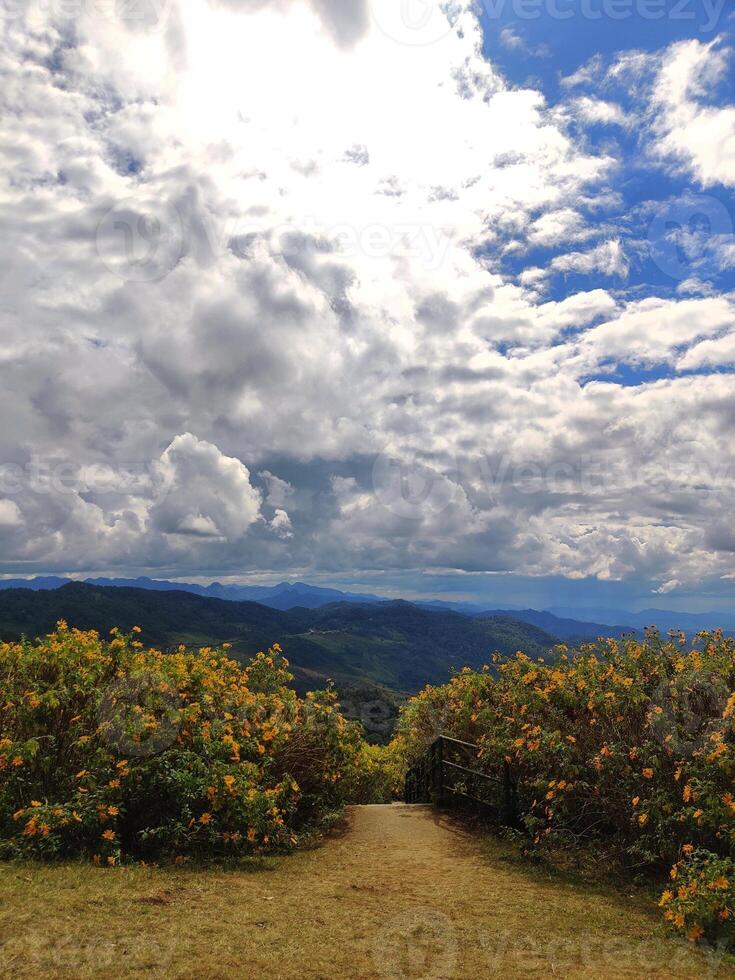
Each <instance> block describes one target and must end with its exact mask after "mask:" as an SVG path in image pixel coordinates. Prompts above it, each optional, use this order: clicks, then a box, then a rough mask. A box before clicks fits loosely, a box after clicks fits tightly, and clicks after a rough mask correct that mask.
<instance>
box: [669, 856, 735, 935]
mask: <svg viewBox="0 0 735 980" xmlns="http://www.w3.org/2000/svg"><path fill="white" fill-rule="evenodd" d="M684 855H685V856H684V857H683V859H682V860H680V861H677V863H676V864H675V865H674V867H673V868H672V869H671V887H670V888H667V889H666V891H665V892H664V893H663V895H662V896H661V901H660V902H659V905H660V906H661V908H662V909H663V910H664V918H665V919H666V921H667V922H668V923H669V924H670V925H671V927H672V928H673V929H675V930H676V931H677V932H679V933H680V934H681V935H684V936H686V937H687V938H688V939H690V940H691V941H692V942H698V941H699V940H700V939H703V938H704V939H706V940H707V941H708V942H710V943H711V944H712V945H715V946H721V947H727V946H733V945H735V862H733V861H731V860H730V859H729V858H721V857H718V856H717V855H716V854H711V853H710V852H709V851H704V850H695V849H693V848H691V847H685V848H684Z"/></svg>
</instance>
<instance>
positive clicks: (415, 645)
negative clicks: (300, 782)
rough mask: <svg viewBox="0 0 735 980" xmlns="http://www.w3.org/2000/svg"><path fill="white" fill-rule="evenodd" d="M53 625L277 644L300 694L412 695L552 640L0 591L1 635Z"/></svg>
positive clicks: (465, 621)
mask: <svg viewBox="0 0 735 980" xmlns="http://www.w3.org/2000/svg"><path fill="white" fill-rule="evenodd" d="M59 619H65V620H66V621H67V622H68V623H69V625H70V626H75V627H78V628H80V629H96V630H98V631H99V632H100V633H103V634H105V633H107V632H108V631H109V630H110V629H111V628H112V627H113V626H119V627H120V628H121V629H123V630H129V629H131V628H132V627H133V626H140V627H142V630H143V637H142V638H143V640H144V641H145V642H147V643H148V644H150V645H153V646H158V647H161V648H163V649H171V648H174V647H176V646H177V645H178V644H180V643H184V644H186V645H188V646H202V645H205V644H215V643H222V642H225V641H227V642H230V643H232V644H233V653H234V655H235V656H238V657H242V658H244V657H246V656H249V655H251V654H253V653H256V652H257V651H258V650H262V649H264V648H267V647H268V646H270V645H272V644H273V643H276V642H277V643H280V644H281V646H282V647H283V649H284V651H285V653H286V656H287V657H288V659H289V660H290V661H291V664H292V666H293V667H294V669H295V672H296V674H297V679H298V680H299V681H300V684H301V686H312V687H313V686H315V685H317V684H318V683H323V680H324V678H326V677H331V678H333V679H334V680H335V681H336V682H337V683H338V685H345V684H353V685H354V684H371V685H380V686H384V687H388V688H391V689H393V690H395V691H401V692H406V693H411V692H414V691H417V690H419V689H420V688H421V687H423V686H424V685H425V684H428V683H431V684H438V683H442V682H444V681H445V680H447V679H448V677H449V675H450V673H451V672H452V671H453V670H457V669H459V668H461V667H463V666H465V665H467V666H469V667H474V668H477V667H481V666H482V665H483V664H485V663H487V662H488V661H489V659H490V657H491V655H492V654H493V653H494V652H496V651H497V652H500V653H504V654H512V653H514V652H515V651H516V650H523V651H524V652H525V653H527V654H528V655H529V656H532V657H533V656H540V655H541V654H543V653H544V652H545V651H546V650H548V649H549V647H551V646H552V645H553V643H554V642H555V640H554V638H553V637H551V636H550V635H549V634H548V633H545V632H544V631H543V630H541V629H538V628H537V627H535V626H532V625H529V624H527V623H522V622H519V621H517V620H514V619H512V618H510V617H505V616H499V617H490V618H487V619H482V620H479V619H472V618H470V617H468V616H464V615H462V614H460V613H455V612H448V611H444V610H433V609H424V608H419V607H418V606H414V605H412V604H411V603H409V602H384V603H371V604H366V605H362V604H354V603H336V604H333V605H328V606H323V607H322V608H320V609H292V610H290V611H288V612H284V611H280V610H277V609H271V608H269V607H268V606H263V605H260V604H259V603H255V602H232V601H227V600H223V599H213V598H208V597H203V596H198V595H194V594H192V593H189V592H177V591H171V592H152V591H147V590H144V589H130V588H115V587H101V586H93V585H86V584H82V583H72V584H70V585H65V586H63V587H62V588H60V589H55V590H53V591H46V592H39V591H31V590H28V589H12V590H7V591H3V592H0V636H2V637H3V638H6V639H12V638H17V637H19V636H20V635H21V634H24V635H27V636H31V637H35V636H38V635H41V634H44V633H47V632H50V631H51V630H52V629H53V628H54V626H55V624H56V622H57V621H58V620H59Z"/></svg>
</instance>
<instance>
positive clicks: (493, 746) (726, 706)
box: [397, 631, 735, 867]
mask: <svg viewBox="0 0 735 980" xmlns="http://www.w3.org/2000/svg"><path fill="white" fill-rule="evenodd" d="M734 692H735V641H734V640H732V639H728V638H725V637H723V636H722V634H721V633H711V634H708V633H703V634H700V635H699V636H697V637H696V638H695V639H694V640H693V641H692V642H691V643H688V642H687V641H686V639H685V638H684V636H682V635H678V634H677V635H672V636H671V637H669V638H667V639H663V638H662V637H661V636H659V634H658V633H656V632H653V631H652V632H650V633H649V634H647V636H646V638H645V640H643V641H640V640H637V639H633V638H630V639H625V640H605V641H599V642H598V643H596V644H591V645H587V646H585V647H583V648H582V649H581V650H580V651H579V652H578V653H575V654H572V653H570V652H569V651H568V650H567V649H566V648H564V647H560V648H557V650H556V651H555V654H554V659H553V662H551V663H548V664H547V663H544V662H540V661H536V662H534V661H531V660H529V659H528V658H527V657H526V656H524V655H523V654H520V653H519V654H517V656H516V657H515V658H513V659H510V660H500V659H497V661H496V669H495V670H494V671H491V670H490V669H488V668H486V669H485V670H484V671H482V672H479V673H478V672H471V671H468V670H465V671H464V672H462V673H460V674H458V675H457V676H456V677H455V678H453V680H452V681H451V682H450V683H449V684H447V685H445V686H444V687H440V688H427V689H426V690H425V691H423V692H422V693H421V694H420V695H418V697H417V698H415V699H413V700H412V701H411V702H409V704H408V706H407V707H406V708H405V709H404V711H403V713H402V716H401V720H400V722H399V726H398V732H399V740H400V741H399V742H398V743H397V744H398V745H399V746H400V750H401V751H402V754H403V757H404V761H405V764H406V765H411V764H412V763H413V762H414V761H416V760H417V759H418V758H419V757H420V756H421V755H422V754H423V753H424V752H425V751H426V749H427V747H428V745H429V744H430V743H431V741H433V739H434V738H436V736H437V735H438V734H439V733H440V732H443V733H445V734H448V735H452V736H454V737H456V738H459V739H463V740H466V741H468V742H472V743H476V744H478V745H479V746H480V751H479V762H480V765H482V766H483V767H485V768H486V769H487V770H488V771H489V772H497V771H498V770H499V769H500V768H502V767H503V765H504V763H506V762H507V763H510V765H511V771H512V774H513V777H514V779H515V780H516V781H517V798H518V806H519V811H520V814H521V817H522V820H523V823H524V825H525V827H526V829H527V830H528V832H529V834H530V837H531V840H532V842H533V844H534V845H536V846H542V845H544V844H551V843H552V842H555V843H558V842H559V841H572V842H580V841H582V840H585V839H587V840H589V839H592V838H597V839H599V838H604V839H605V840H606V841H607V842H608V843H609V844H610V845H611V846H612V847H613V848H614V849H617V853H618V856H619V858H620V859H621V860H622V861H623V862H624V863H625V864H627V865H628V866H630V867H633V866H635V867H640V866H642V865H646V864H648V865H661V866H666V867H668V866H670V865H671V864H672V862H674V861H676V860H677V858H678V856H679V853H680V849H681V847H682V846H683V845H685V844H691V845H696V846H697V847H699V848H705V849H707V850H709V851H711V852H713V853H715V854H719V855H721V856H723V857H725V856H730V857H735V793H734V792H733V790H734V789H735V786H734V777H735V732H734V731H733V720H734V716H735V693H734Z"/></svg>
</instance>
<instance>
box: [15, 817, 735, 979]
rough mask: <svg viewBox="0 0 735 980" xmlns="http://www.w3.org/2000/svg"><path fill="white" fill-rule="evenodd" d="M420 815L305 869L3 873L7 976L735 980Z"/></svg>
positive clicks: (640, 909)
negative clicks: (687, 978) (714, 979)
mask: <svg viewBox="0 0 735 980" xmlns="http://www.w3.org/2000/svg"><path fill="white" fill-rule="evenodd" d="M511 852H512V848H510V847H509V845H506V844H503V843H500V842H489V841H486V842H478V840H477V839H476V838H475V837H474V836H471V835H468V834H467V833H466V832H465V831H464V830H463V829H462V828H460V827H457V826H456V825H453V824H451V823H449V822H448V821H447V820H446V819H445V818H444V817H441V816H438V815H436V814H434V813H433V812H432V811H430V810H428V809H424V808H422V807H402V806H393V807H358V808H354V809H353V810H352V813H351V825H350V827H349V829H348V830H347V831H342V832H340V833H336V834H332V835H331V836H330V837H329V838H328V839H327V840H326V842H325V843H324V845H323V846H322V847H319V848H315V849H312V850H308V851H302V852H300V853H298V854H296V855H294V856H292V857H284V858H268V859H261V860H248V861H243V862H241V863H239V864H237V865H230V866H219V867H218V866H210V867H204V868H203V867H194V866H184V867H168V868H157V867H142V866H129V867H122V868H115V869H97V868H94V867H92V866H90V865H86V864H84V865H82V864H79V863H64V864H58V865H28V864H15V863H10V864H5V865H2V866H0V976H14V977H34V978H46V977H55V978H67V977H68V978H72V977H73V978H79V980H82V978H87V977H109V976H115V977H135V976H146V977H176V978H225V977H232V976H237V977H258V978H261V977H265V978H269V980H270V978H273V980H279V978H297V977H298V978H300V980H302V978H303V980H316V978H331V977H356V978H357V977H359V978H361V980H371V978H375V980H377V978H386V977H388V978H392V977H396V978H397V977H414V978H419V977H431V978H435V980H442V978H450V977H457V978H459V977H464V976H476V977H483V978H485V977H503V978H504V980H506V978H514V977H517V978H521V977H523V978H526V977H533V976H538V977H542V976H543V977H547V976H555V975H556V976H559V977H565V978H566V977H580V978H581V977H585V978H593V980H595V978H602V977H605V978H609V977H615V978H626V977H630V978H636V980H638V978H640V977H642V976H645V977H650V978H662V980H663V978H667V980H668V978H672V977H675V978H680V977H681V978H684V977H691V978H695V977H696V978H702V977H706V978H715V977H717V978H720V977H735V968H733V960H732V959H730V958H723V957H717V956H714V955H706V954H705V953H702V952H700V951H699V950H697V949H694V948H693V947H691V946H690V945H689V944H687V943H684V942H681V941H679V940H676V939H672V938H670V937H669V936H668V935H667V934H666V933H665V932H664V930H663V927H662V926H661V925H660V920H659V916H658V913H657V910H656V909H655V907H654V905H653V903H652V902H650V901H649V900H647V898H646V897H645V896H641V895H639V894H637V893H636V894H633V895H632V897H631V895H630V894H626V893H621V892H620V891H618V890H616V889H613V888H602V887H600V886H593V885H586V884H584V883H580V882H576V881H573V880H571V879H570V878H567V877H562V878H559V877H558V876H553V875H546V874H543V873H540V872H539V870H538V869H533V868H524V866H523V865H519V864H517V863H516V862H513V861H509V860H508V857H509V855H510V854H511Z"/></svg>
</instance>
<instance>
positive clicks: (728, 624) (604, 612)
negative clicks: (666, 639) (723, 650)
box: [514, 606, 735, 633]
mask: <svg viewBox="0 0 735 980" xmlns="http://www.w3.org/2000/svg"><path fill="white" fill-rule="evenodd" d="M548 612H550V613H552V614H553V615H555V616H559V617H562V618H564V617H571V618H572V619H579V618H585V617H586V618H590V617H592V618H594V619H595V620H598V621H599V622H600V623H603V624H606V625H605V628H606V629H607V630H609V628H610V625H612V624H614V623H626V624H627V625H629V626H632V627H634V628H635V629H637V630H642V629H645V628H646V627H647V626H656V627H657V628H658V629H659V630H661V631H662V632H666V631H668V630H684V631H685V632H686V633H696V632H698V631H699V630H712V629H723V630H728V631H730V630H735V614H734V613H723V612H705V613H685V612H674V611H673V610H671V609H643V610H642V611H641V612H625V611H623V610H621V609H573V608H570V607H567V606H554V607H552V608H551V609H549V610H548ZM514 615H517V613H514ZM519 618H521V617H519Z"/></svg>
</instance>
